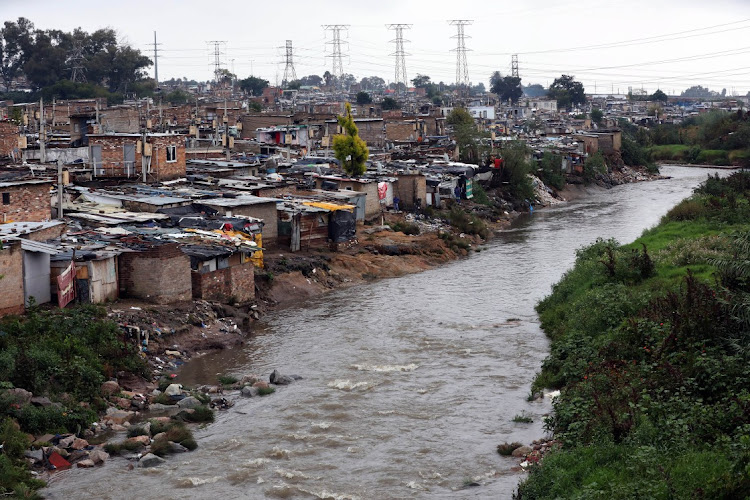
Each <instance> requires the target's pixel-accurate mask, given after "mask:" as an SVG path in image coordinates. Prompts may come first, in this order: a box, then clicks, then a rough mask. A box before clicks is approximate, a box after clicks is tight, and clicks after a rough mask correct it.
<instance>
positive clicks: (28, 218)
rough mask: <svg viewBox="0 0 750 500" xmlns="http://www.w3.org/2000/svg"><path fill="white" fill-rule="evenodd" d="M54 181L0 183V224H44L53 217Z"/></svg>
mask: <svg viewBox="0 0 750 500" xmlns="http://www.w3.org/2000/svg"><path fill="white" fill-rule="evenodd" d="M51 189H52V181H47V180H42V179H30V180H16V181H6V182H2V181H0V223H4V222H42V221H47V220H50V218H51V217H52V206H51V204H50V190H51Z"/></svg>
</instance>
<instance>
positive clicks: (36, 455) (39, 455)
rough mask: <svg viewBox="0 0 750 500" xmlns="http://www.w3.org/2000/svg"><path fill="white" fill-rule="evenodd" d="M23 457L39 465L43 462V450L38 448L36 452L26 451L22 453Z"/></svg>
mask: <svg viewBox="0 0 750 500" xmlns="http://www.w3.org/2000/svg"><path fill="white" fill-rule="evenodd" d="M23 456H25V457H26V458H30V459H32V460H33V461H34V463H39V462H41V461H43V460H44V450H42V449H41V448H39V449H38V450H26V451H25V452H24V453H23Z"/></svg>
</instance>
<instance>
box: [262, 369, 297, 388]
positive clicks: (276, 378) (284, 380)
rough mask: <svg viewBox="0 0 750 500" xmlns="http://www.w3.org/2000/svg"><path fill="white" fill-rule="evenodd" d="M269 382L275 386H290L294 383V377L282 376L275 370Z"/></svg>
mask: <svg viewBox="0 0 750 500" xmlns="http://www.w3.org/2000/svg"><path fill="white" fill-rule="evenodd" d="M268 381H269V382H271V383H272V384H275V385H289V384H291V383H292V382H294V377H290V376H288V375H282V374H280V373H279V372H278V370H274V371H272V372H271V376H270V377H268Z"/></svg>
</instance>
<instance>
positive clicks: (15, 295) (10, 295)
mask: <svg viewBox="0 0 750 500" xmlns="http://www.w3.org/2000/svg"><path fill="white" fill-rule="evenodd" d="M3 247H4V248H3V249H2V250H0V316H5V315H6V314H21V313H22V312H23V311H24V298H23V250H21V243H20V242H18V241H16V242H10V243H8V242H6V243H4V244H3Z"/></svg>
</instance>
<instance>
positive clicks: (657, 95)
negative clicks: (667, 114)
mask: <svg viewBox="0 0 750 500" xmlns="http://www.w3.org/2000/svg"><path fill="white" fill-rule="evenodd" d="M648 100H649V101H661V102H667V101H668V100H669V96H667V94H665V93H664V92H662V90H661V89H657V90H656V92H654V93H653V94H651V97H649V98H648Z"/></svg>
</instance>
